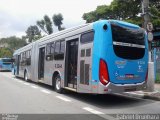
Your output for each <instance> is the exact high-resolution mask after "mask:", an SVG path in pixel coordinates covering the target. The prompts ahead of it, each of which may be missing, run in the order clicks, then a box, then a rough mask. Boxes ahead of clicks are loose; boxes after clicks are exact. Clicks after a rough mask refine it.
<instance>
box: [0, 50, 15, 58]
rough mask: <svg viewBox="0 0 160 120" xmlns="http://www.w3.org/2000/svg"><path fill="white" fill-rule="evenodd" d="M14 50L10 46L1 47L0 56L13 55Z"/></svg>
mask: <svg viewBox="0 0 160 120" xmlns="http://www.w3.org/2000/svg"><path fill="white" fill-rule="evenodd" d="M12 54H13V52H12V51H11V50H9V49H8V48H0V58H4V57H12Z"/></svg>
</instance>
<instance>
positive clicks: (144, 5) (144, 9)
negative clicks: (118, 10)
mask: <svg viewBox="0 0 160 120" xmlns="http://www.w3.org/2000/svg"><path fill="white" fill-rule="evenodd" d="M142 14H143V18H144V24H143V27H144V28H145V29H146V30H147V23H148V22H150V15H149V0H142Z"/></svg>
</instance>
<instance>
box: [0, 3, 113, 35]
mask: <svg viewBox="0 0 160 120" xmlns="http://www.w3.org/2000/svg"><path fill="white" fill-rule="evenodd" d="M111 1H112V0H0V38H4V37H9V36H14V35H15V36H18V37H21V36H22V35H25V31H26V30H27V28H28V27H29V26H30V25H36V21H37V20H41V19H42V18H43V16H44V15H45V14H47V15H48V16H49V17H50V18H52V16H53V14H58V13H61V14H62V15H63V18H64V20H63V26H64V27H65V28H69V27H73V26H76V25H80V24H84V23H85V21H84V20H83V19H82V15H83V13H86V12H90V11H93V10H95V9H96V7H97V6H99V5H104V4H106V5H109V4H110V3H111ZM54 31H57V28H56V27H54Z"/></svg>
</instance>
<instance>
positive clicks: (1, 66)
mask: <svg viewBox="0 0 160 120" xmlns="http://www.w3.org/2000/svg"><path fill="white" fill-rule="evenodd" d="M12 67H13V59H11V58H0V71H12Z"/></svg>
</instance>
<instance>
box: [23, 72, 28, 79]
mask: <svg viewBox="0 0 160 120" xmlns="http://www.w3.org/2000/svg"><path fill="white" fill-rule="evenodd" d="M24 80H25V81H28V76H27V71H25V72H24Z"/></svg>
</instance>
